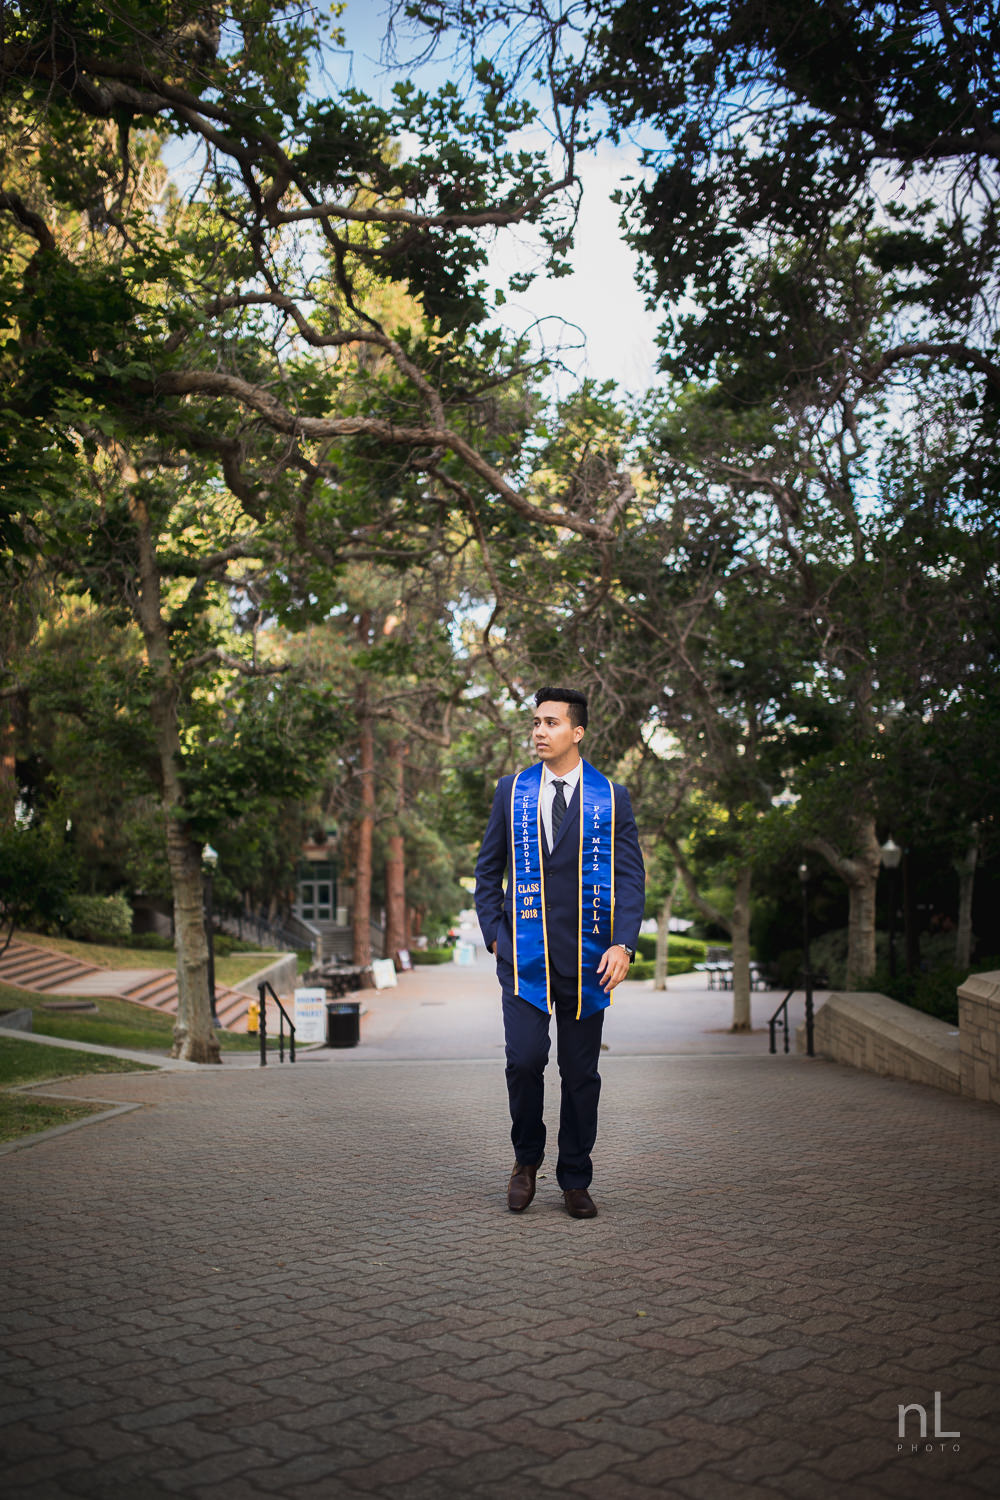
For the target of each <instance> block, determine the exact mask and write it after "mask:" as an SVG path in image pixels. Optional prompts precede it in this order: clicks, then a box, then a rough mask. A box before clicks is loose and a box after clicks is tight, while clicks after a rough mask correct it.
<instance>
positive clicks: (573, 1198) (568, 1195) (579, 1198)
mask: <svg viewBox="0 0 1000 1500" xmlns="http://www.w3.org/2000/svg"><path fill="white" fill-rule="evenodd" d="M563 1197H564V1198H565V1200H566V1212H567V1213H568V1214H569V1216H570V1218H571V1219H596V1218H597V1204H596V1203H595V1202H594V1200H593V1198H592V1197H591V1196H590V1194H589V1193H588V1192H587V1189H586V1188H563Z"/></svg>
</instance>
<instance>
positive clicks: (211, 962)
mask: <svg viewBox="0 0 1000 1500" xmlns="http://www.w3.org/2000/svg"><path fill="white" fill-rule="evenodd" d="M218 863H219V855H218V851H217V850H215V849H213V848H212V846H211V844H206V845H205V847H204V849H203V850H202V851H201V866H202V870H203V871H204V876H205V938H206V940H207V942H208V1003H209V1005H210V1006H211V1013H212V1025H213V1026H218V1024H219V1017H218V1016H217V1015H216V1012H215V917H214V913H213V911H212V882H213V880H214V878H215V867H216V865H217V864H218Z"/></svg>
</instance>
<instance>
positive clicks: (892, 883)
mask: <svg viewBox="0 0 1000 1500" xmlns="http://www.w3.org/2000/svg"><path fill="white" fill-rule="evenodd" d="M879 857H880V858H881V860H882V863H883V865H884V866H885V868H886V869H887V870H888V872H889V978H890V979H895V977H896V871H897V869H898V868H899V861H900V860H901V859H902V857H903V851H902V849H901V848H900V847H899V845H898V844H896V843H893V839H892V834H890V835H889V837H888V838H887V839H886V841H885V843H884V844H883V845H882V847H881V849H880V850H879Z"/></svg>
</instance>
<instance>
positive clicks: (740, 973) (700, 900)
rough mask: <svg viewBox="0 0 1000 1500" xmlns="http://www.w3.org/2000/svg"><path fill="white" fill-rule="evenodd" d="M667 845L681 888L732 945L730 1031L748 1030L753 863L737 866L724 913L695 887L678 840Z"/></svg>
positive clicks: (668, 840)
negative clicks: (729, 907)
mask: <svg viewBox="0 0 1000 1500" xmlns="http://www.w3.org/2000/svg"><path fill="white" fill-rule="evenodd" d="M666 843H667V847H668V848H669V850H670V852H671V854H672V855H673V856H674V863H675V864H676V866H677V872H678V874H679V875H680V877H681V879H682V880H683V882H684V888H685V890H686V891H687V893H688V895H689V896H690V897H691V900H692V901H693V903H694V905H695V906H696V907H697V908H698V910H699V911H700V912H701V913H702V914H703V915H704V916H706V917H707V918H708V920H709V921H710V922H714V923H715V925H716V926H717V927H721V928H722V930H723V932H728V934H729V938H730V941H731V942H732V945H733V1024H732V1026H731V1027H730V1028H729V1029H730V1031H749V1030H750V1024H751V1023H750V886H751V882H752V880H753V866H752V865H749V864H746V865H743V866H742V868H741V869H740V872H739V874H738V875H737V877H736V883H735V886H734V887H733V914H732V916H731V917H727V916H725V915H724V914H723V913H722V912H721V911H720V910H719V908H718V907H717V906H714V905H713V904H712V902H711V901H706V900H705V898H704V896H702V895H701V893H700V892H699V890H698V887H697V885H696V883H695V878H694V876H693V875H692V873H691V871H690V869H689V868H688V864H687V861H686V860H685V858H684V855H683V854H682V852H681V846H680V844H679V843H678V841H677V840H676V839H674V838H670V837H669V836H668V838H667V840H666Z"/></svg>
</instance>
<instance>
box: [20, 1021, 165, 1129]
mask: <svg viewBox="0 0 1000 1500" xmlns="http://www.w3.org/2000/svg"><path fill="white" fill-rule="evenodd" d="M8 993H9V991H8ZM17 993H20V991H18V992H17ZM2 998H3V997H2V996H0V1000H2ZM140 1070H141V1071H143V1072H145V1071H147V1069H146V1068H145V1066H144V1064H143V1063H134V1062H126V1061H125V1060H124V1059H123V1058H119V1057H100V1056H97V1055H95V1054H94V1053H92V1052H71V1051H69V1050H68V1049H67V1048H65V1047H38V1046H36V1045H35V1044H34V1043H33V1042H22V1041H20V1040H19V1039H18V1037H17V1036H16V1034H14V1033H10V1032H8V1033H6V1034H4V1033H0V1141H16V1140H20V1139H21V1138H22V1137H24V1136H27V1135H36V1134H37V1133H38V1132H39V1131H40V1130H50V1129H51V1128H52V1126H54V1125H66V1124H68V1123H69V1122H70V1121H72V1120H78V1119H81V1118H82V1117H83V1116H85V1115H92V1114H95V1113H97V1112H98V1111H100V1110H102V1109H104V1108H106V1106H105V1105H103V1104H83V1103H81V1102H79V1101H77V1100H75V1099H55V1098H53V1099H35V1098H31V1097H29V1096H27V1095H25V1094H12V1093H9V1092H8V1090H9V1089H10V1088H11V1087H12V1086H13V1085H15V1084H21V1083H43V1082H44V1081H45V1080H46V1079H48V1078H67V1077H73V1078H76V1077H78V1076H79V1075H80V1074H83V1073H135V1072H138V1071H140Z"/></svg>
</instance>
